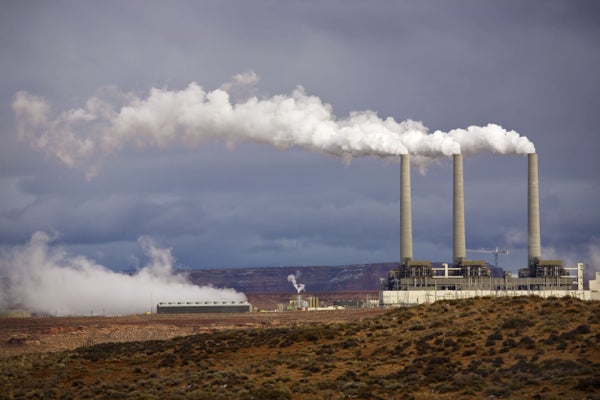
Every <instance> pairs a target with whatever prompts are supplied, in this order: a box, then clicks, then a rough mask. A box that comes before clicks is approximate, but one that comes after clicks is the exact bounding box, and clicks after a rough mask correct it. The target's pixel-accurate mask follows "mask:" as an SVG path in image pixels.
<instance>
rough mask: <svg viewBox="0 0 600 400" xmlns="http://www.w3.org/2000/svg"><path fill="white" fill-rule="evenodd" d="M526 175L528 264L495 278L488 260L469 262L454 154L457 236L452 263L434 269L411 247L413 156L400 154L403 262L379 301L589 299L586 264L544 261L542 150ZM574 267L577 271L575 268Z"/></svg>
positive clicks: (460, 172) (384, 285)
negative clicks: (585, 286)
mask: <svg viewBox="0 0 600 400" xmlns="http://www.w3.org/2000/svg"><path fill="white" fill-rule="evenodd" d="M527 158H528V178H527V182H528V183H527V229H528V246H527V247H528V259H527V268H523V269H521V270H519V273H518V277H513V276H512V275H511V274H510V273H506V274H505V275H504V276H503V277H493V276H492V273H491V271H490V268H489V267H488V265H487V263H486V262H485V261H480V260H467V258H466V252H467V250H466V241H465V210H464V180H463V160H462V155H461V154H455V155H454V156H453V197H452V203H453V218H452V221H453V222H452V226H453V236H452V237H453V240H452V242H453V243H452V251H453V254H452V262H451V263H443V264H442V266H441V267H433V266H432V265H433V264H432V263H431V261H428V260H414V259H413V249H412V247H413V246H412V215H411V189H410V156H409V155H408V154H405V155H402V156H401V174H400V191H401V194H400V257H401V261H400V265H399V266H398V267H397V268H393V269H392V270H391V271H390V273H389V275H388V277H387V278H382V280H381V291H380V292H379V304H380V305H382V306H387V305H402V304H405V305H406V304H418V303H428V302H433V301H436V300H440V299H457V298H469V297H476V296H525V295H537V296H542V297H550V296H558V297H562V296H573V297H578V298H581V299H586V300H589V299H590V294H591V292H590V291H589V290H588V291H584V290H583V268H584V266H583V264H582V263H578V264H577V266H576V267H572V268H566V267H564V266H563V263H562V261H561V260H542V259H541V237H540V211H539V187H538V161H537V154H535V153H532V154H528V156H527ZM572 271H575V274H574V275H571V272H572Z"/></svg>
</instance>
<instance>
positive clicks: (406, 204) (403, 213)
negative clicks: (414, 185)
mask: <svg viewBox="0 0 600 400" xmlns="http://www.w3.org/2000/svg"><path fill="white" fill-rule="evenodd" d="M400 165H401V171H400V260H401V262H404V261H406V260H410V259H412V257H413V245H412V213H411V204H410V156H409V155H408V154H402V155H401V156H400Z"/></svg>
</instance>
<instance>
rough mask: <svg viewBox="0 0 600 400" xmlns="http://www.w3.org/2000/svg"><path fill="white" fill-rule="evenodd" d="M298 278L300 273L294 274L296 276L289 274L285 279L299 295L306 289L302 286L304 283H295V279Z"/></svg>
mask: <svg viewBox="0 0 600 400" xmlns="http://www.w3.org/2000/svg"><path fill="white" fill-rule="evenodd" d="M298 278H300V271H298V272H296V275H293V274H290V275H288V277H287V280H288V282H291V283H292V285H294V287H295V288H296V291H297V292H298V293H300V292H301V291H303V290H304V288H305V287H306V286H305V285H304V283H298V282H296V279H298Z"/></svg>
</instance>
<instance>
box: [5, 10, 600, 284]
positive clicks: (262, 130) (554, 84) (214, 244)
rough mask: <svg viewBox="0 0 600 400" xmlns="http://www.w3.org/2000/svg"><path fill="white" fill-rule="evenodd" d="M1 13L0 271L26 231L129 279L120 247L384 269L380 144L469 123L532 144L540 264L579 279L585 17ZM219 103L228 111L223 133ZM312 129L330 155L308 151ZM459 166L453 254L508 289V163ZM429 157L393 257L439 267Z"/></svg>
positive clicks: (595, 80) (29, 241) (386, 194)
mask: <svg viewBox="0 0 600 400" xmlns="http://www.w3.org/2000/svg"><path fill="white" fill-rule="evenodd" d="M2 9H3V11H2V13H0V50H1V52H2V56H1V57H0V71H1V72H0V120H1V121H2V123H1V125H0V140H1V143H2V145H1V146H0V249H1V250H2V252H3V259H4V260H5V261H4V264H3V265H4V272H3V273H5V274H6V273H8V272H7V271H9V270H10V269H17V268H19V267H18V265H16V264H15V263H16V262H17V261H18V260H19V258H18V257H16V256H15V251H17V250H15V249H21V250H23V249H24V248H29V247H27V246H30V247H31V246H33V244H35V243H39V242H40V237H42V238H46V239H44V240H42V242H43V243H42V246H49V248H50V249H60V251H61V252H64V254H66V255H64V254H63V253H61V254H63V256H64V257H66V258H65V259H69V260H72V258H68V257H75V258H76V257H85V259H86V260H88V261H89V262H93V263H94V264H97V265H101V266H103V268H106V269H108V270H115V271H120V270H132V269H134V270H135V269H138V270H139V269H140V268H142V267H144V266H145V265H147V264H148V263H149V261H148V260H149V256H148V250H147V246H146V247H144V246H142V245H140V240H142V242H144V241H145V240H151V241H152V243H154V245H155V246H157V247H158V248H160V249H167V250H169V251H170V254H171V255H172V257H173V265H174V267H175V268H186V269H187V268H237V267H259V266H260V267H263V266H280V265H288V266H289V265H291V266H294V265H342V264H362V263H376V262H393V261H398V260H399V258H400V254H399V241H400V228H399V221H400V211H399V197H400V188H399V177H400V167H399V159H398V156H397V154H398V152H399V151H401V149H400V148H401V147H402V146H401V145H400V144H398V143H396V141H395V140H396V139H395V138H394V133H393V132H396V131H397V130H402V129H408V130H410V129H413V131H410V132H413V133H414V132H417V133H419V134H421V135H423V134H424V135H425V136H424V137H421V139H422V140H429V139H432V138H433V133H434V132H437V131H439V132H440V134H442V135H447V136H448V135H450V133H449V132H456V131H455V130H463V129H467V128H468V127H470V126H477V127H484V128H485V127H492V128H489V129H501V130H502V131H501V132H512V133H514V134H515V135H517V136H518V137H526V138H527V139H523V140H527V143H530V144H532V146H535V151H536V152H537V154H538V157H539V175H540V176H539V179H540V211H541V237H542V257H543V258H547V259H562V260H564V261H565V263H567V264H570V265H569V266H574V263H576V262H579V261H583V262H585V263H586V268H587V270H588V276H590V274H591V271H600V207H598V196H599V195H600V185H599V181H598V171H600V161H599V159H600V158H599V157H598V150H599V140H600V138H599V136H598V133H599V132H598V127H599V126H600V113H599V112H598V110H599V109H600V107H599V106H600V101H599V100H598V93H600V74H599V73H598V71H600V41H599V40H598V38H599V37H600V6H599V5H598V3H597V2H596V1H582V0H578V1H535V0H534V1H527V2H523V1H520V0H519V1H502V2H497V1H480V0H477V1H474V0H473V1H469V0H451V1H441V0H439V1H432V0H429V1H427V0H426V1H418V2H416V1H412V2H411V1H398V2H396V1H323V2H322V1H286V2H278V1H251V2H250V1H227V0H226V1H169V2H164V1H136V0H132V1H126V2H123V1H103V2H93V1H53V2H47V1H25V2H24V1H10V0H5V1H3V2H2ZM290 102H291V104H292V106H291V107H292V108H291V110H287V111H289V113H288V114H285V115H284V116H282V117H281V119H277V118H275V119H271V117H272V115H271V114H269V113H270V112H281V109H282V108H281V107H285V105H286V104H290ZM274 103H277V104H279V105H280V106H281V104H283V106H281V107H280V108H277V110H276V111H272V109H271V108H270V107H271V106H272V105H273V104H274ZM232 105H238V106H239V105H244V107H241V106H240V107H236V108H235V111H236V114H235V115H234V116H231V115H233V114H231V108H232ZM204 106H205V107H204ZM294 107H297V108H294ZM223 110H225V111H223ZM221 111H223V112H229V113H230V114H227V115H230V116H231V118H229V119H226V120H224V119H222V116H221V114H219V112H221ZM279 115H280V114H278V116H279ZM388 117H389V119H388ZM323 120H324V121H325V122H323ZM407 120H410V121H411V122H406V123H405V124H404V125H403V124H402V121H407ZM315 121H316V122H315ZM386 121H387V122H386ZM390 121H392V122H390ZM311 124H313V125H311ZM315 124H316V125H318V126H319V127H321V125H319V124H324V125H323V126H325V127H326V128H327V129H332V130H333V131H335V138H336V140H337V141H338V142H335V143H329V142H327V143H324V144H323V143H322V142H321V137H320V136H319V137H317V136H311V134H312V132H313V131H310V129H313V128H314V127H315V126H316V125H315ZM489 124H493V125H489ZM306 126H308V128H307V129H309V131H306V130H304V127H306ZM356 126H359V128H360V129H358V128H356V129H354V128H355V127H356ZM382 126H383V127H387V128H390V127H391V128H390V129H389V130H385V129H383V128H382ZM344 127H345V128H344ZM496 127H497V128H496ZM500 127H501V128H500ZM319 129H320V128H319ZM485 129H488V128H485ZM307 132H308V137H309V139H306V138H307V136H306V134H307ZM390 132H392V133H390ZM461 132H462V131H461ZM386 134H387V136H386ZM315 137H317V139H314V138H315ZM444 137H446V136H444ZM306 140H317V141H318V145H315V144H314V143H313V142H310V143H308V142H307V141H306ZM432 140H433V139H432ZM527 145H529V144H527ZM390 148H394V149H393V150H390ZM348 149H350V150H348ZM357 149H358V150H357ZM399 149H400V150H399ZM409 150H410V151H412V150H411V149H409ZM463 152H464V153H465V159H464V173H465V216H466V241H467V248H468V249H481V248H485V249H492V248H495V247H496V246H499V247H500V248H501V249H509V251H510V254H509V255H504V254H501V255H500V258H499V260H500V266H502V267H504V268H505V269H507V270H511V271H513V272H516V271H517V270H518V269H519V268H522V267H525V266H526V265H525V264H526V262H527V254H526V252H527V240H526V238H527V218H526V209H527V205H526V198H527V182H526V179H527V158H526V157H525V156H524V153H523V152H522V151H519V150H514V151H512V150H508V151H507V152H506V153H507V154H497V153H498V152H497V151H491V150H490V149H488V148H483V149H480V151H473V152H466V151H465V148H463ZM526 152H527V151H525V153H526ZM433 153H435V156H431V155H432V154H433ZM429 156H431V157H429V158H425V159H421V160H420V161H419V158H418V157H413V160H414V164H413V168H412V200H413V230H414V233H413V241H414V251H413V252H414V256H415V258H416V259H428V260H432V261H450V260H451V258H452V226H451V224H452V198H451V196H452V163H451V158H450V157H449V156H448V154H444V152H443V151H442V150H439V151H438V150H435V151H433V150H432V151H431V153H430V154H429ZM36 232H37V236H36ZM44 235H45V236H44ZM140 238H147V239H140ZM23 246H25V247H23ZM46 251H52V250H48V249H46ZM468 256H469V257H470V258H472V259H482V258H483V259H485V260H486V261H489V262H493V255H491V254H480V253H468Z"/></svg>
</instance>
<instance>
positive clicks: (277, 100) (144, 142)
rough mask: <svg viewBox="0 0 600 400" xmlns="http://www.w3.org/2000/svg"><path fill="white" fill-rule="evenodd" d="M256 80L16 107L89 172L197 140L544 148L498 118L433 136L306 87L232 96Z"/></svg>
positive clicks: (404, 148)
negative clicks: (344, 108)
mask: <svg viewBox="0 0 600 400" xmlns="http://www.w3.org/2000/svg"><path fill="white" fill-rule="evenodd" d="M257 80H258V77H257V76H256V74H254V73H253V72H250V73H246V74H240V75H237V76H235V77H234V82H232V83H226V84H223V85H222V86H221V87H220V88H219V89H215V90H212V91H206V90H205V89H203V88H202V87H201V86H199V85H198V84H197V83H191V84H190V85H189V86H188V87H187V88H185V89H183V90H168V89H156V88H154V89H151V90H150V92H149V93H148V94H147V95H146V96H145V97H139V96H138V95H136V94H133V93H122V92H120V91H118V90H115V89H113V90H105V93H104V94H103V95H102V96H95V97H91V98H89V99H88V100H87V101H86V102H85V104H84V105H83V106H81V107H79V108H74V109H70V110H66V111H62V112H60V113H58V114H53V113H52V112H51V109H50V105H49V104H48V103H47V102H46V101H45V100H44V99H42V98H41V97H38V96H35V95H32V94H30V93H28V92H25V91H20V92H17V93H16V94H15V97H14V101H13V104H12V107H13V110H14V112H15V114H16V117H17V122H18V129H19V136H20V137H21V138H22V139H24V140H27V141H29V142H30V143H31V145H32V146H33V147H34V148H36V149H38V150H40V151H43V152H45V153H47V154H48V155H50V156H52V157H56V158H58V159H59V160H60V161H62V162H63V163H64V164H66V165H68V166H85V167H86V168H88V171H87V173H88V174H89V175H90V176H92V175H93V174H94V173H95V172H96V168H97V167H99V166H100V165H101V163H102V160H103V159H104V158H105V157H106V156H107V155H111V154H114V153H116V152H118V151H120V150H122V149H123V148H126V147H131V146H133V147H138V148H144V147H169V146H177V145H185V146H198V145H200V144H201V143H202V142H203V141H205V140H206V139H208V138H222V139H224V140H225V141H226V142H227V143H228V144H234V143H236V142H240V141H246V140H252V141H257V142H263V143H268V144H271V145H273V146H275V147H277V148H288V147H291V146H301V147H304V148H306V149H309V150H312V151H317V152H323V153H327V154H332V155H335V156H339V157H343V158H344V159H346V160H349V159H351V158H352V157H359V156H369V155H374V156H379V157H394V156H398V155H400V154H406V153H410V154H413V155H416V156H420V157H416V158H414V160H415V161H418V160H419V159H420V160H424V161H427V160H429V161H430V160H431V158H436V157H440V156H450V155H452V154H457V153H463V154H473V153H480V152H485V151H487V152H491V153H495V154H527V153H534V152H535V148H534V146H533V143H531V142H530V141H529V140H528V139H527V138H526V137H523V136H520V135H519V134H518V133H516V132H514V131H507V130H505V129H504V128H502V127H501V126H498V125H494V124H489V125H486V126H470V127H468V128H467V129H454V130H451V131H449V132H442V131H435V132H433V133H429V132H428V129H427V128H426V127H425V126H424V125H423V124H422V123H421V122H417V121H412V120H406V121H402V122H397V121H396V120H394V119H393V118H391V117H388V118H385V119H382V118H380V117H379V116H378V115H377V114H376V113H375V112H373V111H356V112H352V113H350V115H349V116H348V117H346V118H342V119H337V118H336V117H335V115H334V114H333V112H332V106H331V105H329V104H326V103H323V101H322V100H321V99H320V98H319V97H317V96H311V95H308V94H306V93H305V91H304V89H303V88H302V87H300V86H299V87H297V88H296V89H295V90H294V91H293V92H292V93H291V94H289V95H276V96H272V97H264V98H258V97H256V96H252V97H250V98H248V99H245V100H240V101H237V102H235V101H232V95H231V93H233V92H235V90H234V89H236V90H239V86H240V85H245V84H250V85H252V84H254V83H256V81H257ZM230 92H231V93H230ZM234 97H236V96H234ZM90 165H91V167H90Z"/></svg>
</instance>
